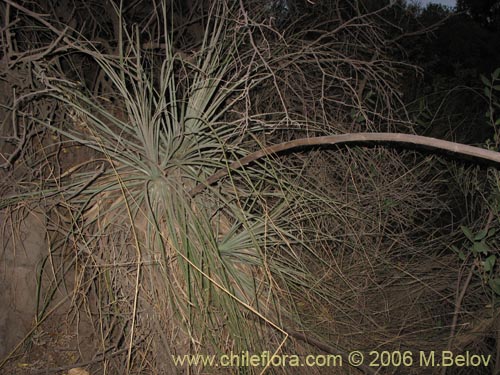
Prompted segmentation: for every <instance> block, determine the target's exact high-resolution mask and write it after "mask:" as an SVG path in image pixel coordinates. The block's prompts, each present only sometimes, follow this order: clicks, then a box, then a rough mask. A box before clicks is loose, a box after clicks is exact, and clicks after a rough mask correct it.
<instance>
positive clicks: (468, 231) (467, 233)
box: [460, 225, 474, 242]
mask: <svg viewBox="0 0 500 375" xmlns="http://www.w3.org/2000/svg"><path fill="white" fill-rule="evenodd" d="M460 229H462V232H464V234H465V237H467V238H468V239H469V240H470V241H472V242H474V235H473V234H472V232H471V231H470V229H469V228H467V227H466V226H464V225H461V226H460Z"/></svg>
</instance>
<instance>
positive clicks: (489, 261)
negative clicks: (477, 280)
mask: <svg viewBox="0 0 500 375" xmlns="http://www.w3.org/2000/svg"><path fill="white" fill-rule="evenodd" d="M496 261H497V257H496V256H495V255H490V256H489V257H488V258H486V260H485V261H484V270H485V272H490V271H491V270H492V269H493V267H495V263H496Z"/></svg>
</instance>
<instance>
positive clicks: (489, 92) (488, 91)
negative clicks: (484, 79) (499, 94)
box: [484, 87, 491, 96]
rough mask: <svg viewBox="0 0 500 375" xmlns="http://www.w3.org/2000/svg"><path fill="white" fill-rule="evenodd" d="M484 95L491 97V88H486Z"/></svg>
mask: <svg viewBox="0 0 500 375" xmlns="http://www.w3.org/2000/svg"><path fill="white" fill-rule="evenodd" d="M484 95H485V96H490V95H491V89H490V88H489V87H485V88H484Z"/></svg>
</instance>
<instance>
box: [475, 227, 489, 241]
mask: <svg viewBox="0 0 500 375" xmlns="http://www.w3.org/2000/svg"><path fill="white" fill-rule="evenodd" d="M487 234H488V232H487V231H486V229H483V230H480V231H479V232H477V233H476V235H475V236H474V241H481V240H482V239H484V238H485V237H486V235H487Z"/></svg>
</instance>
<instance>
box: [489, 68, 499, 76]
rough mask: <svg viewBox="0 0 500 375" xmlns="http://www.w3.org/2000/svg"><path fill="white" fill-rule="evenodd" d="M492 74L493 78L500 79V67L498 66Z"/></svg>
mask: <svg viewBox="0 0 500 375" xmlns="http://www.w3.org/2000/svg"><path fill="white" fill-rule="evenodd" d="M491 76H492V77H493V79H498V78H499V77H500V68H497V69H496V70H495V71H494V72H493V74H492V75H491Z"/></svg>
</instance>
